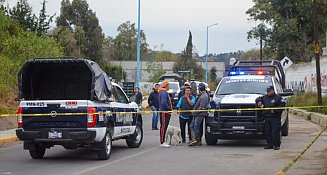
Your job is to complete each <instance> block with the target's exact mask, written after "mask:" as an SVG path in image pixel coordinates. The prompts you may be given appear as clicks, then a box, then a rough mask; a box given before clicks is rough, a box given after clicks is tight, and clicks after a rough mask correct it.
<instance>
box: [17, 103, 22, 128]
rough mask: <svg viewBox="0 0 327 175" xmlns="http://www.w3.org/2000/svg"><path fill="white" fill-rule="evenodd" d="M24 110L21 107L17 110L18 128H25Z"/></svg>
mask: <svg viewBox="0 0 327 175" xmlns="http://www.w3.org/2000/svg"><path fill="white" fill-rule="evenodd" d="M22 114H23V108H22V107H19V108H18V110H17V126H18V128H22V127H23V115H22Z"/></svg>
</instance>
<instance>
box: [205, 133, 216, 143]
mask: <svg viewBox="0 0 327 175" xmlns="http://www.w3.org/2000/svg"><path fill="white" fill-rule="evenodd" d="M205 139H206V143H207V145H216V144H217V141H218V139H216V138H212V137H210V134H208V133H207V132H206V133H205Z"/></svg>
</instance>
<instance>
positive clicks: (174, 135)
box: [166, 125, 182, 146]
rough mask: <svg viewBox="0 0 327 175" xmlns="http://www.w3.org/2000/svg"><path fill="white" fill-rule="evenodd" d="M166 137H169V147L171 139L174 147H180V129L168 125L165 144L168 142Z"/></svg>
mask: <svg viewBox="0 0 327 175" xmlns="http://www.w3.org/2000/svg"><path fill="white" fill-rule="evenodd" d="M168 136H170V140H169V145H171V140H172V139H174V141H175V146H177V145H182V135H181V129H180V128H178V127H175V126H170V125H168V128H167V132H166V142H168Z"/></svg>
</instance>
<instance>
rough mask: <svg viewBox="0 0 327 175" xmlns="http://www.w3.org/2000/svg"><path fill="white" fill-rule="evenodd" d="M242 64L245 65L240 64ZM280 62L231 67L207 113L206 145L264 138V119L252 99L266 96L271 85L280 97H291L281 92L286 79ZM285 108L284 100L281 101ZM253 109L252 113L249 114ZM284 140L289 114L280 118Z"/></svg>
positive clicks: (289, 93) (286, 91)
mask: <svg viewBox="0 0 327 175" xmlns="http://www.w3.org/2000/svg"><path fill="white" fill-rule="evenodd" d="M242 63H244V62H242ZM256 63H259V64H256ZM279 66H280V64H279V62H276V61H265V62H260V61H258V62H255V63H254V62H245V63H244V64H241V65H235V66H233V67H231V69H230V71H229V73H228V75H229V76H227V77H224V78H223V79H222V80H221V82H220V83H219V85H218V87H217V89H216V91H215V93H214V96H213V99H212V101H211V102H210V106H211V109H219V110H220V111H219V110H217V111H215V112H210V113H209V115H208V117H207V118H206V121H205V139H206V143H207V144H208V145H215V144H216V143H217V140H218V139H243V138H258V139H263V138H264V124H265V121H264V117H263V116H261V112H260V111H259V110H255V108H257V107H258V106H257V105H256V103H255V99H256V98H258V97H260V96H263V95H265V94H266V88H267V87H268V86H269V85H273V86H274V89H275V92H276V93H277V94H279V95H281V96H289V95H292V94H293V91H292V90H290V89H283V86H284V82H285V81H284V80H285V76H284V74H283V72H282V71H283V70H282V69H280V67H279ZM283 102H284V103H285V106H287V98H285V97H283ZM251 109H252V110H251ZM281 120H282V121H281V123H282V129H281V134H282V135H283V136H287V135H288V127H289V120H288V111H287V110H284V111H283V113H282V117H281Z"/></svg>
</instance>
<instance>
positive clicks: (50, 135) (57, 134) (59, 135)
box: [49, 131, 62, 139]
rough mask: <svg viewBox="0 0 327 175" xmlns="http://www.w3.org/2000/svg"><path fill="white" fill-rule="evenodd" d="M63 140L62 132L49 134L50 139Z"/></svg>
mask: <svg viewBox="0 0 327 175" xmlns="http://www.w3.org/2000/svg"><path fill="white" fill-rule="evenodd" d="M61 138H62V132H57V131H51V132H49V139H61Z"/></svg>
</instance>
